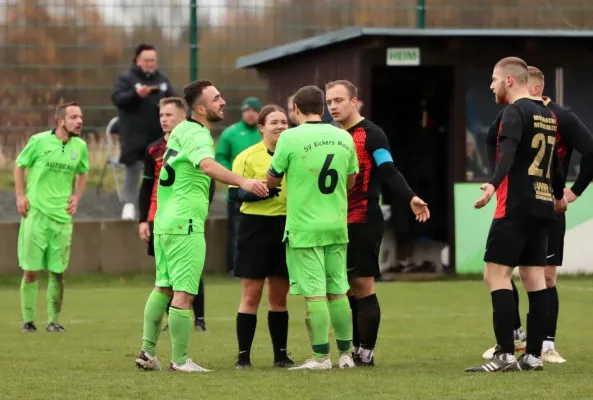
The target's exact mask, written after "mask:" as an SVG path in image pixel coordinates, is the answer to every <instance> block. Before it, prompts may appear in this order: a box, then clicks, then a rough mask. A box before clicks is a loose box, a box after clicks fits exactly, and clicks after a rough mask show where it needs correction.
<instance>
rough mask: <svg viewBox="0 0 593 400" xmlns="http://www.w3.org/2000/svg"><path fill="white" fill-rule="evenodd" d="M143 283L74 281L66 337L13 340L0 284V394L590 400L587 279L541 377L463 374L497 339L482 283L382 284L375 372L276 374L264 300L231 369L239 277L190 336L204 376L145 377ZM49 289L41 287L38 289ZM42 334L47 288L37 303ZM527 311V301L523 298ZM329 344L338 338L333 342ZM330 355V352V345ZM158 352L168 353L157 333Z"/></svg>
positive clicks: (297, 336) (304, 339)
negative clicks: (140, 360) (246, 367)
mask: <svg viewBox="0 0 593 400" xmlns="http://www.w3.org/2000/svg"><path fill="white" fill-rule="evenodd" d="M151 281H152V279H151V278H150V277H147V276H136V277H127V278H121V280H120V279H119V278H110V277H90V278H88V279H85V278H79V277H77V278H74V277H71V278H70V279H69V280H68V281H67V283H66V285H67V286H66V295H65V306H64V311H63V314H62V322H63V323H64V325H65V326H66V329H68V332H66V333H64V334H49V333H47V332H45V331H43V330H41V331H39V332H36V333H34V334H22V333H20V325H21V322H20V307H19V292H18V278H16V277H8V278H2V279H0V304H2V307H1V308H0V321H2V324H3V326H2V332H4V333H3V334H2V340H1V341H0V354H1V356H0V357H1V358H2V361H1V362H2V368H0V381H1V382H2V389H0V390H1V392H0V393H2V394H1V395H0V397H1V398H3V399H17V398H23V399H48V398H52V399H53V398H59V399H83V398H86V399H116V398H121V399H132V398H142V399H163V398H171V399H181V398H205V399H240V398H241V399H246V400H247V399H249V400H251V399H278V400H284V399H323V400H325V399H341V400H343V399H348V398H350V399H359V398H364V399H390V400H391V399H505V400H506V399H508V398H538V397H539V398H548V399H586V398H592V396H593V395H592V394H591V390H590V389H591V386H590V385H591V384H590V378H591V369H590V365H589V357H588V354H589V352H590V343H589V340H588V339H587V338H589V337H590V335H591V331H593V319H592V318H591V315H593V301H592V298H593V280H591V278H580V279H570V280H562V279H561V280H560V284H559V286H558V288H559V292H560V297H561V307H562V309H561V315H560V322H559V330H558V335H557V336H558V345H559V350H560V351H561V354H562V355H563V356H564V357H565V358H566V359H567V360H568V362H567V363H566V364H564V365H548V364H547V365H546V367H545V368H546V370H545V371H543V372H540V373H516V374H498V375H487V376H486V375H468V374H466V373H464V372H463V370H464V368H465V367H468V366H471V365H476V364H478V363H481V361H482V360H481V358H480V356H481V354H482V352H483V351H484V350H486V348H488V347H490V345H492V342H493V335H492V332H491V321H492V316H491V308H490V307H491V306H490V297H489V296H488V294H487V292H486V289H485V287H484V285H483V284H482V283H481V282H479V281H443V282H435V283H394V284H393V283H381V284H379V285H378V294H379V298H380V301H381V308H382V315H383V321H382V324H381V331H380V339H379V343H378V348H377V352H376V361H377V364H378V366H377V367H376V368H375V369H372V370H367V369H364V370H361V369H358V370H345V371H342V370H337V369H334V370H331V371H322V372H292V371H283V370H274V369H273V368H271V366H270V364H271V361H272V360H271V355H272V354H271V345H270V340H269V336H268V332H267V321H266V304H265V301H263V304H262V307H261V311H260V314H259V323H258V329H257V334H256V338H255V343H254V350H253V356H252V361H253V364H254V366H255V368H254V369H253V370H251V371H237V370H234V361H235V355H236V352H237V345H236V336H235V314H236V310H237V306H238V303H239V296H240V286H239V283H238V282H237V281H234V280H227V279H224V278H206V321H207V324H208V328H209V331H208V332H207V333H205V334H202V333H193V334H192V338H191V341H190V356H191V357H192V358H193V359H194V360H195V361H197V362H198V363H200V364H202V365H203V366H205V367H207V368H212V369H214V370H215V371H214V372H212V373H211V374H199V375H191V376H188V375H183V374H178V373H169V372H157V373H145V372H141V371H138V370H136V369H135V368H134V356H135V355H136V353H137V352H138V350H139V345H140V340H141V335H142V313H143V308H144V302H145V300H146V297H147V296H148V293H149V291H150V290H151ZM42 287H45V285H42ZM38 300H39V301H38V327H40V326H42V322H43V320H44V318H45V315H46V313H45V292H41V293H40V294H39V299H38ZM521 302H522V303H521V308H522V309H523V315H525V314H524V311H525V308H526V306H527V299H526V296H525V295H524V293H522V294H521ZM289 310H290V313H291V314H290V315H291V319H290V331H289V347H290V351H291V352H292V357H293V358H294V359H295V360H297V361H303V360H304V359H305V358H307V357H308V356H309V355H310V350H309V346H308V336H307V332H306V329H305V324H304V321H303V317H304V309H303V302H302V299H301V298H290V300H289ZM332 346H333V342H332ZM332 350H333V351H335V346H333V349H332ZM158 355H159V357H160V358H161V360H162V361H163V362H165V363H167V362H168V360H169V357H170V342H169V335H168V334H167V333H163V334H162V336H161V342H160V343H159V347H158Z"/></svg>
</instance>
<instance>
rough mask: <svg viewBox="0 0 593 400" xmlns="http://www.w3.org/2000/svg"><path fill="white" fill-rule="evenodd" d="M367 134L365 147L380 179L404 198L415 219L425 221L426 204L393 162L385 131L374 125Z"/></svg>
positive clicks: (427, 211) (428, 213)
mask: <svg viewBox="0 0 593 400" xmlns="http://www.w3.org/2000/svg"><path fill="white" fill-rule="evenodd" d="M367 134H368V136H367V142H366V149H367V151H368V152H369V153H370V154H371V155H372V157H373V160H375V164H377V167H378V171H379V175H380V177H381V181H382V182H383V183H384V184H385V185H386V186H387V187H388V188H389V190H390V191H391V192H392V193H395V194H398V195H399V196H401V197H403V198H405V199H406V201H407V202H408V203H409V204H410V208H411V209H412V212H413V213H414V215H415V216H416V220H417V221H419V222H426V221H427V220H428V219H429V218H430V211H429V210H428V205H427V204H426V203H425V202H424V201H423V200H422V199H421V198H420V197H418V196H417V195H416V193H414V191H413V190H412V189H411V188H410V185H408V182H407V181H406V179H405V178H404V176H403V175H402V173H401V172H400V171H399V170H398V169H397V168H396V166H395V164H394V163H393V158H392V156H391V151H390V150H389V143H388V140H387V136H386V135H385V132H383V130H382V129H380V128H379V127H376V129H369V130H368V132H367Z"/></svg>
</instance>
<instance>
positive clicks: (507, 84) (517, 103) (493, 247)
mask: <svg viewBox="0 0 593 400" xmlns="http://www.w3.org/2000/svg"><path fill="white" fill-rule="evenodd" d="M527 83H528V72H527V64H525V62H524V61H523V60H521V59H520V58H516V57H507V58H504V59H502V60H500V61H499V62H498V63H497V64H496V65H495V67H494V71H493V73H492V84H491V85H490V89H491V90H492V91H493V93H494V96H495V100H496V103H498V104H508V106H507V107H506V108H505V110H504V112H503V115H502V119H501V122H500V125H499V128H498V134H497V146H496V169H495V171H494V176H493V178H492V180H491V181H490V182H489V183H486V184H484V185H482V186H481V189H482V190H483V194H482V197H480V198H479V199H478V200H477V201H476V203H475V205H474V207H475V208H482V207H484V206H485V205H486V204H488V202H489V201H490V199H491V198H492V196H493V195H494V193H495V192H496V198H497V202H496V210H495V212H494V219H493V221H492V225H491V227H490V232H489V233H488V239H487V242H486V252H485V255H484V261H485V262H486V269H485V271H484V281H485V283H486V285H487V287H488V289H489V291H490V296H491V298H492V308H493V324H494V333H495V336H496V341H497V346H496V351H495V352H494V356H493V357H492V359H491V360H490V361H489V362H487V363H486V364H484V365H479V366H476V367H471V368H468V369H466V372H502V371H537V370H541V369H543V362H542V360H541V350H542V343H543V341H544V337H545V331H546V321H547V314H548V295H547V291H546V282H545V277H544V270H545V265H546V257H547V250H548V237H549V231H550V227H551V226H552V225H553V223H554V221H555V220H556V218H557V212H563V211H564V210H566V204H567V202H566V199H565V198H564V176H563V172H562V166H561V164H560V161H559V158H558V151H557V147H556V133H557V120H556V117H555V115H554V114H553V113H552V112H551V111H550V110H549V109H548V108H547V107H546V106H545V105H544V102H543V100H542V99H541V98H538V97H532V96H531V95H530V93H529V91H528V89H527ZM515 266H519V273H520V275H521V280H522V282H523V286H524V287H525V289H526V290H527V294H528V297H529V313H528V315H527V343H526V351H525V353H524V354H523V355H522V356H521V357H520V358H519V359H518V360H517V359H516V358H515V344H514V340H513V339H514V338H513V324H514V323H515V320H516V311H517V305H516V300H515V296H514V294H513V290H512V285H511V274H512V272H513V269H514V268H515Z"/></svg>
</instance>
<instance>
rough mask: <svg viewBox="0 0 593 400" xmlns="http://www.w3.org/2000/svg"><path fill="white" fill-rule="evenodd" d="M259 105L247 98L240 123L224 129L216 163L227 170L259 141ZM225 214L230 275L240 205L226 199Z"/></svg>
mask: <svg viewBox="0 0 593 400" xmlns="http://www.w3.org/2000/svg"><path fill="white" fill-rule="evenodd" d="M260 110H261V103H260V101H259V100H258V99H257V98H256V97H247V98H246V99H245V100H243V104H242V105H241V111H242V114H241V121H239V122H237V123H236V124H233V125H231V126H229V127H228V128H226V129H225V130H224V131H223V132H222V134H221V135H220V138H219V139H218V144H217V145H216V161H217V162H219V163H220V164H221V165H222V166H224V167H225V168H227V169H230V170H232V169H233V161H234V160H235V157H237V155H238V154H239V153H241V152H242V151H243V150H245V149H247V148H248V147H251V146H253V145H254V144H256V143H259V142H260V141H261V134H260V133H259V129H258V127H257V118H258V117H259V111H260ZM227 202H228V205H227V207H228V214H227V229H228V233H227V271H228V272H229V273H230V274H232V271H233V261H234V258H235V230H236V225H237V217H238V216H239V208H240V207H241V204H240V203H238V202H234V201H231V200H229V199H228V197H227Z"/></svg>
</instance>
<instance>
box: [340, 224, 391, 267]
mask: <svg viewBox="0 0 593 400" xmlns="http://www.w3.org/2000/svg"><path fill="white" fill-rule="evenodd" d="M384 230H385V222H384V221H383V219H376V221H375V220H373V222H367V223H364V224H348V253H347V257H346V260H347V263H346V264H347V266H348V267H347V268H348V278H360V277H377V276H379V275H381V271H380V269H379V250H380V249H381V240H383V231H384Z"/></svg>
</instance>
